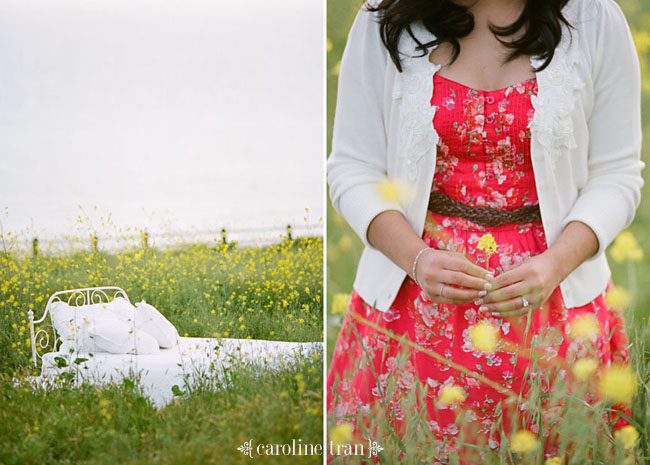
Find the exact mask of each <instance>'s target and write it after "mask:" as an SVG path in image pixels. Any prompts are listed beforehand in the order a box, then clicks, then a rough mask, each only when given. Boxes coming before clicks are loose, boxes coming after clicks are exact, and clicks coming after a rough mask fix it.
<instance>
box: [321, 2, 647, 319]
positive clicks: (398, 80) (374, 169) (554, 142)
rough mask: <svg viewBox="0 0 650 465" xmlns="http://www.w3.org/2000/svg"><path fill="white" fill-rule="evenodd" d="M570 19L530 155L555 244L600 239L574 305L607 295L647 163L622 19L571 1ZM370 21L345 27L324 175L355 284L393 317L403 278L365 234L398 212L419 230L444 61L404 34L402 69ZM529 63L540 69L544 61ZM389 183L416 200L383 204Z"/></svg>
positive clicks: (613, 10)
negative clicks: (588, 234)
mask: <svg viewBox="0 0 650 465" xmlns="http://www.w3.org/2000/svg"><path fill="white" fill-rule="evenodd" d="M563 13H564V14H565V17H566V18H567V19H568V20H569V22H570V23H571V25H572V26H573V29H571V31H570V32H569V31H568V30H567V29H566V28H565V29H564V30H563V34H562V40H561V42H560V44H558V46H557V48H556V50H555V56H554V57H553V60H552V61H551V63H550V64H549V66H548V67H547V68H546V69H544V70H543V71H540V72H538V73H537V85H538V94H537V97H534V96H533V97H532V104H533V107H534V109H535V114H534V118H533V121H532V123H531V135H532V137H531V158H532V165H533V171H534V174H535V182H536V184H537V194H538V198H539V208H540V211H541V218H542V224H543V226H544V231H545V234H546V240H547V243H548V245H549V246H550V245H551V244H553V242H554V241H555V240H556V239H557V238H558V236H559V235H560V233H561V232H562V229H563V228H564V226H566V224H567V223H568V222H570V221H574V220H577V221H581V222H583V223H585V224H586V225H588V226H589V227H590V228H591V229H592V230H593V231H594V233H595V234H596V236H597V237H598V244H599V246H598V251H597V252H596V254H595V255H594V256H593V257H591V258H589V259H587V260H586V261H585V262H584V263H582V264H581V265H580V266H579V267H578V268H576V269H575V270H574V271H573V272H572V273H571V274H570V275H569V276H568V277H567V278H566V279H565V280H564V281H563V282H562V283H561V284H560V291H561V293H562V297H563V300H564V304H565V305H566V307H568V308H572V307H576V306H581V305H584V304H586V303H588V302H590V301H591V300H593V299H594V298H595V297H597V296H598V294H599V293H601V292H603V291H604V289H605V286H606V284H607V281H608V280H609V278H610V276H611V273H610V269H609V266H608V264H607V258H606V256H605V253H604V251H605V248H606V247H607V246H608V245H609V244H610V243H611V242H612V240H613V239H614V238H615V237H616V235H617V234H618V233H619V232H620V231H621V230H622V229H624V228H625V227H627V226H628V225H629V224H630V223H631V222H632V219H633V217H634V213H635V210H636V208H637V207H638V204H639V201H640V197H641V187H642V186H643V179H642V177H641V170H642V169H643V168H644V163H643V162H642V161H641V159H640V152H641V109H640V94H641V90H640V80H641V79H640V71H639V63H638V58H637V55H636V51H635V48H634V43H633V41H632V37H631V34H630V31H629V28H628V26H627V23H626V21H625V17H624V16H623V13H622V12H621V10H620V8H619V7H618V6H617V5H616V4H615V3H614V1H613V0H570V1H569V2H568V4H567V5H566V7H565V9H564V10H563ZM375 15H376V14H375V13H370V12H368V11H367V10H366V9H362V10H361V11H360V12H359V13H358V15H357V17H356V19H355V21H354V24H353V26H352V29H351V30H350V34H349V37H348V42H347V45H346V48H345V51H344V53H343V58H342V61H341V68H340V74H339V84H338V97H337V107H336V114H335V119H334V133H333V139H332V152H331V155H330V157H329V159H328V162H327V168H328V183H329V186H330V197H331V200H332V204H333V206H334V208H335V209H336V211H338V212H339V213H340V214H341V215H342V216H343V217H344V218H345V219H346V220H347V221H348V223H349V224H350V225H351V227H352V228H353V229H354V231H355V232H356V233H357V234H358V235H359V237H360V238H361V240H362V241H363V242H364V244H365V246H366V247H365V250H364V252H363V254H362V256H361V260H360V263H359V267H358V269H357V275H356V279H355V282H354V289H355V290H356V291H357V292H358V293H359V295H360V296H361V297H362V298H363V299H364V301H366V302H367V303H369V304H371V305H373V306H375V307H376V308H377V309H378V310H380V311H387V310H388V309H389V307H390V306H391V304H392V302H393V300H394V298H395V296H396V295H397V292H398V290H399V288H400V286H401V284H402V282H403V280H404V278H405V276H406V273H405V272H404V271H403V270H402V269H401V268H399V267H398V266H397V265H395V264H394V263H393V262H392V261H390V260H389V259H388V258H387V257H386V256H385V255H383V254H382V253H381V252H380V251H379V250H377V249H375V248H373V247H372V246H371V245H370V244H369V243H368V240H367V236H366V233H367V229H368V226H369V224H370V222H371V221H372V219H373V218H374V217H375V216H377V215H378V214H379V213H381V212H383V211H386V210H397V211H400V212H401V213H402V214H403V215H404V216H405V217H406V219H407V221H408V222H409V224H410V225H411V226H412V227H413V229H414V230H415V231H416V232H417V233H418V234H422V231H423V228H424V221H425V217H426V211H427V203H428V197H429V193H430V189H431V183H432V180H433V174H434V167H435V165H436V144H437V142H438V134H437V133H436V131H435V128H434V127H433V123H432V121H433V116H434V112H435V107H432V106H431V104H430V101H431V100H430V99H431V95H432V92H433V75H434V74H435V73H436V72H437V71H438V69H439V68H440V66H438V65H434V64H432V63H430V61H429V60H428V56H427V55H424V56H422V55H423V54H422V53H421V52H418V51H415V49H414V47H415V45H416V44H415V41H414V40H413V39H412V38H411V37H409V35H408V34H402V38H401V42H400V51H401V52H403V54H404V55H403V68H404V71H403V72H402V73H400V72H398V71H397V68H396V67H395V66H394V64H393V63H392V61H391V59H390V56H389V54H388V51H387V50H386V48H385V47H384V45H383V44H382V42H381V39H380V35H379V26H378V24H377V22H376V19H377V18H376V16H375ZM413 32H414V33H415V34H416V36H417V37H418V38H419V39H420V40H421V42H423V43H425V42H428V41H430V40H431V39H432V38H433V36H432V35H431V33H430V32H429V31H427V30H426V29H425V28H424V27H423V26H422V25H420V24H417V25H415V26H414V28H413ZM531 63H532V65H533V66H534V67H536V68H537V67H538V66H539V65H540V64H541V60H539V58H537V57H533V58H531ZM387 178H389V179H392V180H401V181H403V182H409V183H411V185H412V187H413V191H414V195H413V196H412V198H410V199H409V200H407V201H405V202H403V204H399V203H394V202H390V201H387V200H386V199H384V198H382V196H381V195H380V194H379V190H378V185H379V184H380V183H382V182H383V181H385V180H386V179H387Z"/></svg>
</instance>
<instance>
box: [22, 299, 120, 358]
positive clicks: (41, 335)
mask: <svg viewBox="0 0 650 465" xmlns="http://www.w3.org/2000/svg"><path fill="white" fill-rule="evenodd" d="M117 297H123V298H124V299H125V300H126V301H127V302H130V300H129V296H127V295H126V292H125V291H124V289H122V288H120V287H117V286H100V287H86V288H81V289H69V290H65V291H59V292H55V293H54V294H52V295H51V296H50V298H49V299H48V301H47V305H46V306H45V311H44V312H43V316H42V317H41V318H39V319H38V320H34V312H33V311H32V309H29V311H28V312H27V317H28V319H29V336H30V341H31V346H32V362H33V363H34V366H35V367H38V360H39V359H42V357H43V356H42V355H41V354H40V353H39V352H38V348H41V349H43V350H44V349H47V348H48V347H49V346H50V335H51V340H52V351H56V350H57V347H58V343H59V342H61V338H60V337H59V335H58V334H57V332H56V329H55V328H54V325H53V324H52V312H51V311H50V306H51V305H52V303H54V302H66V303H67V304H68V305H73V306H75V307H80V306H82V305H90V304H101V303H109V302H111V301H112V300H113V299H115V298H117ZM48 314H49V315H50V324H49V327H43V328H40V329H38V330H36V325H38V324H41V323H43V324H44V325H45V324H47V323H44V322H45V319H46V318H47V315H48Z"/></svg>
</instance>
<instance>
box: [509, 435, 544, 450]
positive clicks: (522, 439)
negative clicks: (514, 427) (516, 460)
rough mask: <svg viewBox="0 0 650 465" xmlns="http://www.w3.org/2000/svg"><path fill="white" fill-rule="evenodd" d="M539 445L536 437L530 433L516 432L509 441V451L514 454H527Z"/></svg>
mask: <svg viewBox="0 0 650 465" xmlns="http://www.w3.org/2000/svg"><path fill="white" fill-rule="evenodd" d="M538 445H539V441H538V440H537V437H536V436H535V435H534V434H533V433H531V432H530V431H526V430H522V431H517V432H516V433H515V434H514V435H513V436H512V439H511V440H510V450H511V451H512V452H514V453H515V454H527V453H528V452H531V451H533V450H535V449H537V446H538Z"/></svg>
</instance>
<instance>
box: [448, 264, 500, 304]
mask: <svg viewBox="0 0 650 465" xmlns="http://www.w3.org/2000/svg"><path fill="white" fill-rule="evenodd" d="M440 281H442V282H443V283H447V284H454V285H455V286H462V287H465V288H467V289H476V291H485V292H483V293H482V294H481V295H485V294H487V291H488V290H489V289H491V285H490V286H486V285H489V284H490V283H489V282H488V281H486V280H485V279H481V278H476V277H474V276H470V275H468V274H465V273H462V272H460V271H450V270H442V272H441V273H440ZM474 294H475V296H476V297H480V296H477V295H476V292H475V293H474ZM476 297H475V298H476Z"/></svg>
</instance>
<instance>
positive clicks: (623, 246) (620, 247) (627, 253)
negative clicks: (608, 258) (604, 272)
mask: <svg viewBox="0 0 650 465" xmlns="http://www.w3.org/2000/svg"><path fill="white" fill-rule="evenodd" d="M611 253H612V258H613V259H614V261H616V262H618V263H620V262H623V261H625V260H632V261H633V262H640V261H641V260H642V259H643V249H641V246H639V242H638V241H637V240H636V237H634V234H632V233H631V232H630V231H622V232H621V233H619V235H618V236H616V239H615V240H614V244H613V245H612V249H611Z"/></svg>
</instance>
